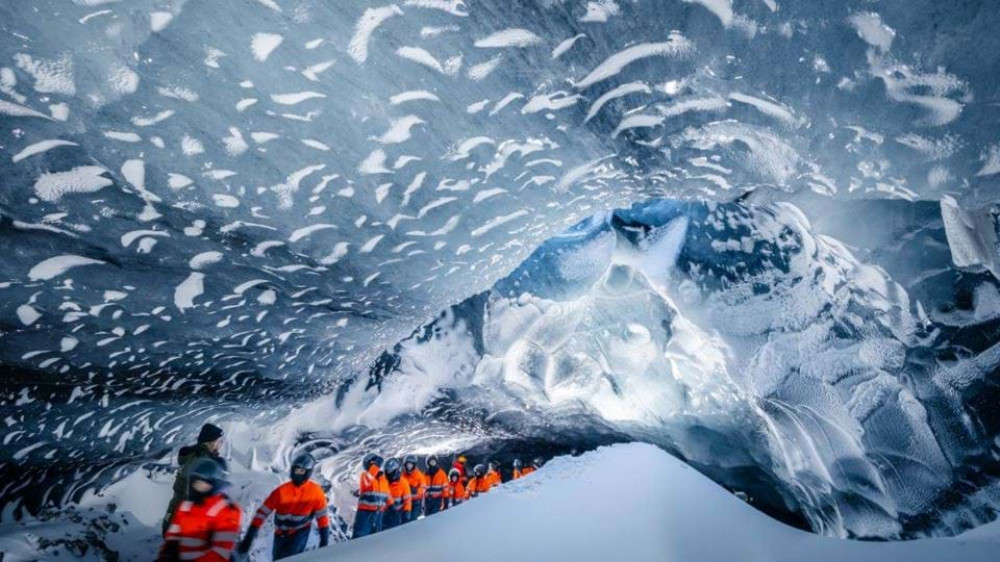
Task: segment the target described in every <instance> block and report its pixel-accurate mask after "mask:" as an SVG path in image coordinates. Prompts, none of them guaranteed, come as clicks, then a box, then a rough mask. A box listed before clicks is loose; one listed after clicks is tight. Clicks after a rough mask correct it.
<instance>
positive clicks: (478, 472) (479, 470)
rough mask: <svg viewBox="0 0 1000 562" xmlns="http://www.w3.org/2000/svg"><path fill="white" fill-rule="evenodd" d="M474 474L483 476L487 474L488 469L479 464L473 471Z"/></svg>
mask: <svg viewBox="0 0 1000 562" xmlns="http://www.w3.org/2000/svg"><path fill="white" fill-rule="evenodd" d="M472 472H473V473H474V474H475V475H476V476H483V475H485V474H486V467H485V466H483V465H481V464H477V465H476V467H475V468H473V469H472Z"/></svg>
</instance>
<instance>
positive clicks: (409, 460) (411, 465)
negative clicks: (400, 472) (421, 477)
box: [403, 455, 417, 472]
mask: <svg viewBox="0 0 1000 562" xmlns="http://www.w3.org/2000/svg"><path fill="white" fill-rule="evenodd" d="M415 468H417V457H416V456H414V455H406V456H405V457H403V469H404V470H406V472H413V470H414V469H415Z"/></svg>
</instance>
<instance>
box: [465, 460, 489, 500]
mask: <svg viewBox="0 0 1000 562" xmlns="http://www.w3.org/2000/svg"><path fill="white" fill-rule="evenodd" d="M465 490H466V492H467V493H468V494H469V497H470V498H475V497H478V496H479V495H480V494H485V493H486V492H489V491H490V483H489V481H488V480H487V479H486V467H485V466H483V465H481V464H477V465H476V467H475V468H473V469H472V478H470V479H469V483H468V484H467V485H466V486H465Z"/></svg>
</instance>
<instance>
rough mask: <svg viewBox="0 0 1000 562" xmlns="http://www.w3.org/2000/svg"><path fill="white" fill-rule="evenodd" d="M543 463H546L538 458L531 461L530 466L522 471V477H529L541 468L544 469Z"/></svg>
mask: <svg viewBox="0 0 1000 562" xmlns="http://www.w3.org/2000/svg"><path fill="white" fill-rule="evenodd" d="M543 462H544V461H542V457H537V458H536V459H535V460H533V461H531V465H530V466H526V467H524V470H522V471H521V476H527V475H529V474H531V473H532V472H534V471H536V470H538V469H539V468H542V463H543Z"/></svg>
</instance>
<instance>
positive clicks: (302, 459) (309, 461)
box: [291, 453, 316, 486]
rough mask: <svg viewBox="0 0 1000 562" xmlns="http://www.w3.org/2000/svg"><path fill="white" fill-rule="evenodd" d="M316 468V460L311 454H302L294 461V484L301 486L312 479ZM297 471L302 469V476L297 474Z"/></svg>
mask: <svg viewBox="0 0 1000 562" xmlns="http://www.w3.org/2000/svg"><path fill="white" fill-rule="evenodd" d="M315 468H316V459H314V458H313V456H312V455H310V454H309V453H302V454H300V455H299V456H297V457H295V460H293V461H292V474H291V476H292V483H293V484H295V485H296V486H301V485H302V484H303V483H304V482H305V481H306V480H309V479H310V478H312V474H313V469H315ZM297 469H302V470H303V471H304V472H303V473H302V474H296V471H297Z"/></svg>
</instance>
